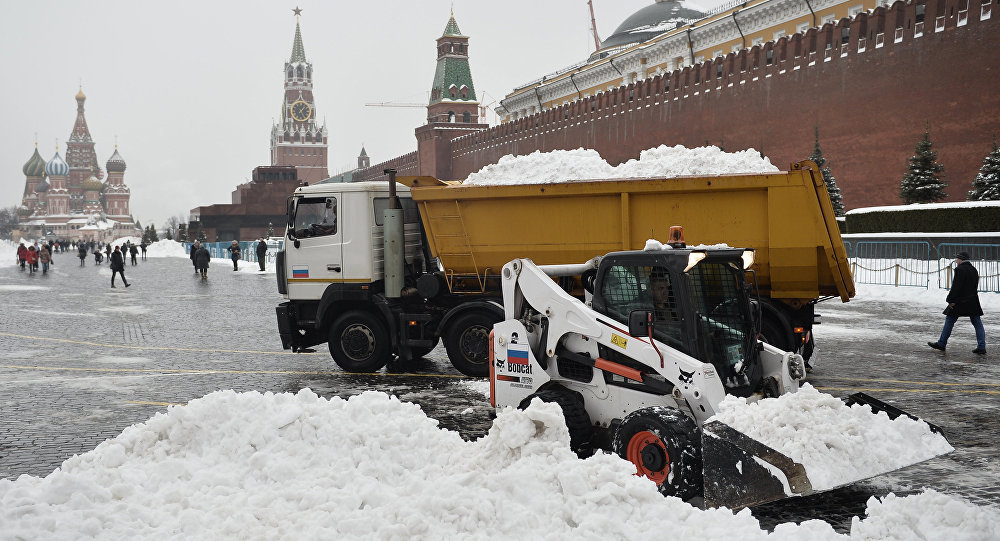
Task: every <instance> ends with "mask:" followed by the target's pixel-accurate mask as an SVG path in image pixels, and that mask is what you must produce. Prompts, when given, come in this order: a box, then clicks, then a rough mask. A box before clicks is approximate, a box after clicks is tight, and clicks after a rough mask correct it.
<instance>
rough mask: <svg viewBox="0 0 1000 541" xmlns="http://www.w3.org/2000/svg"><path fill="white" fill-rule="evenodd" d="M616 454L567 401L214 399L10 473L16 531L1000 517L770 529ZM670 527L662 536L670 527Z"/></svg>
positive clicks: (909, 512) (700, 529)
mask: <svg viewBox="0 0 1000 541" xmlns="http://www.w3.org/2000/svg"><path fill="white" fill-rule="evenodd" d="M634 472H635V469H634V467H633V466H632V465H631V464H629V463H627V462H625V461H622V460H621V459H619V458H618V457H616V456H613V455H609V454H597V455H595V456H593V457H590V458H588V459H586V460H580V459H578V458H577V457H576V455H575V454H574V453H572V452H571V451H570V450H569V433H568V431H567V429H566V426H565V424H564V423H563V421H562V414H561V410H560V409H559V407H558V406H557V405H555V404H546V403H541V402H536V403H535V404H532V406H531V407H529V408H528V409H527V410H526V411H518V410H505V411H502V412H500V413H499V414H498V415H497V419H496V420H495V422H494V424H493V426H492V428H491V429H490V432H489V434H487V435H486V436H484V437H483V438H481V439H479V440H477V441H474V442H466V441H463V440H462V438H461V437H460V436H459V435H458V434H457V433H455V432H451V431H447V430H442V429H440V428H438V427H437V421H435V420H433V419H430V418H428V417H427V416H426V415H424V413H423V412H422V411H421V410H420V408H419V406H417V405H414V404H410V403H405V402H400V401H399V400H398V399H397V398H395V397H390V396H388V395H386V394H384V393H378V392H371V391H369V392H365V393H363V394H361V395H358V396H354V397H351V398H350V399H348V400H344V399H341V398H338V397H334V398H332V399H329V400H327V399H324V398H321V397H318V396H316V395H315V394H314V393H312V392H311V391H309V390H308V389H304V390H302V391H299V392H298V393H296V394H290V393H283V394H271V393H265V394H260V393H257V392H250V393H236V392H233V391H217V392H215V393H212V394H210V395H208V396H206V397H204V398H201V399H197V400H193V401H191V402H190V403H189V404H187V405H185V406H171V407H169V408H168V409H167V412H166V413H159V414H157V415H156V416H154V417H153V418H151V419H149V420H148V421H146V422H145V423H141V424H137V425H133V426H131V427H129V428H127V429H125V430H124V431H123V432H122V433H121V434H120V435H119V436H117V437H116V438H114V439H110V440H107V441H105V442H104V443H102V444H100V445H99V446H98V447H97V448H96V449H94V450H93V451H90V452H88V453H85V454H83V455H79V456H74V457H72V458H70V459H68V460H66V461H65V462H64V463H63V465H62V466H61V467H60V468H58V469H56V470H55V471H54V472H53V473H51V474H49V475H48V476H46V477H44V478H38V477H33V476H29V475H22V476H20V477H19V478H18V479H16V480H14V481H10V480H0V524H3V533H2V534H0V537H7V538H14V539H39V538H60V539H61V538H73V539H80V538H100V539H137V538H139V539H152V538H171V539H220V538H222V539H231V538H237V537H239V538H250V539H318V538H322V539H341V538H342V539H348V538H349V539H456V538H461V539H553V540H562V539H569V538H573V539H582V540H587V539H594V540H598V539H599V540H602V541H603V540H606V539H639V538H643V537H647V536H649V534H650V532H670V533H669V535H670V536H671V537H676V538H678V539H706V540H712V539H720V540H721V539H725V540H730V539H740V540H755V539H770V540H789V541H790V540H802V539H810V540H814V539H818V540H835V539H848V538H852V539H872V540H874V539H949V538H950V539H963V540H983V541H985V540H987V539H996V538H997V536H998V535H1000V513H998V512H997V511H996V510H993V509H990V508H981V507H976V506H974V505H971V504H969V503H967V502H965V501H963V500H959V499H955V498H952V497H950V496H946V495H943V494H939V493H937V492H934V491H926V492H924V493H922V494H918V495H914V496H909V497H906V498H896V497H894V496H891V495H890V496H888V497H886V498H885V499H884V500H883V501H881V502H880V501H879V500H877V499H874V498H873V499H871V500H870V501H869V502H868V516H867V517H866V518H863V519H861V518H858V519H855V521H854V524H853V526H852V529H853V531H852V535H851V536H850V537H848V536H843V535H840V534H837V533H835V532H834V531H833V530H832V528H831V527H830V526H829V525H828V524H826V523H825V522H822V521H819V520H811V521H807V522H804V523H802V524H792V523H786V524H782V525H780V526H778V527H777V528H776V529H775V530H774V532H773V533H771V534H768V533H767V532H766V531H764V530H762V529H761V528H760V526H759V523H758V522H757V520H756V519H754V517H753V515H752V514H751V512H750V511H749V510H743V511H740V512H739V513H735V514H734V513H732V512H731V511H729V510H727V509H714V510H700V509H697V508H695V507H692V506H690V505H688V504H686V503H684V502H682V501H681V500H679V499H676V498H664V497H662V496H661V495H660V494H659V493H658V492H657V491H656V490H655V487H654V485H653V484H652V483H650V482H649V481H648V480H646V479H643V478H639V477H636V476H634V475H633V473H634ZM663 535H666V534H661V535H654V537H662V536H663Z"/></svg>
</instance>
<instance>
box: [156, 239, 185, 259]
mask: <svg viewBox="0 0 1000 541" xmlns="http://www.w3.org/2000/svg"><path fill="white" fill-rule="evenodd" d="M146 257H183V258H187V257H188V254H187V252H185V251H184V245H183V244H181V243H179V242H174V241H172V240H161V241H157V242H154V243H153V244H150V245H149V246H147V247H146Z"/></svg>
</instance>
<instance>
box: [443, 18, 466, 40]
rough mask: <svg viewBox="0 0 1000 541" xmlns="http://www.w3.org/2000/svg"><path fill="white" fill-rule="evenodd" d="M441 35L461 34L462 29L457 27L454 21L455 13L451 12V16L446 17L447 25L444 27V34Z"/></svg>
mask: <svg viewBox="0 0 1000 541" xmlns="http://www.w3.org/2000/svg"><path fill="white" fill-rule="evenodd" d="M441 35H442V36H461V35H462V31H461V30H459V29H458V23H457V22H455V14H454V13H452V14H451V18H450V19H448V25H447V26H445V27H444V34H441Z"/></svg>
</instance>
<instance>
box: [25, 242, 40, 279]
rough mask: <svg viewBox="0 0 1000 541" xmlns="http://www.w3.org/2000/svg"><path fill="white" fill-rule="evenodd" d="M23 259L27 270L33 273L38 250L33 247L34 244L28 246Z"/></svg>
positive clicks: (35, 267) (36, 262)
mask: <svg viewBox="0 0 1000 541" xmlns="http://www.w3.org/2000/svg"><path fill="white" fill-rule="evenodd" d="M25 261H26V262H27V263H28V272H29V273H32V274H34V273H35V270H36V269H37V268H38V250H36V249H35V246H34V245H31V246H28V255H27V257H26V258H25Z"/></svg>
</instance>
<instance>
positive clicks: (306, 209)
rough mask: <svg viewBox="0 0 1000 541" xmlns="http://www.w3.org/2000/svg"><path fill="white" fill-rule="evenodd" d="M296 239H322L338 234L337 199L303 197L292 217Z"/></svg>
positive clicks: (293, 232) (293, 234)
mask: <svg viewBox="0 0 1000 541" xmlns="http://www.w3.org/2000/svg"><path fill="white" fill-rule="evenodd" d="M291 223H292V230H291V231H290V233H291V234H292V236H293V237H294V238H297V239H305V238H309V237H322V236H326V235H334V234H336V233H337V199H336V198H334V197H303V198H302V199H299V201H298V205H296V206H295V216H293V217H292V220H291Z"/></svg>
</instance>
